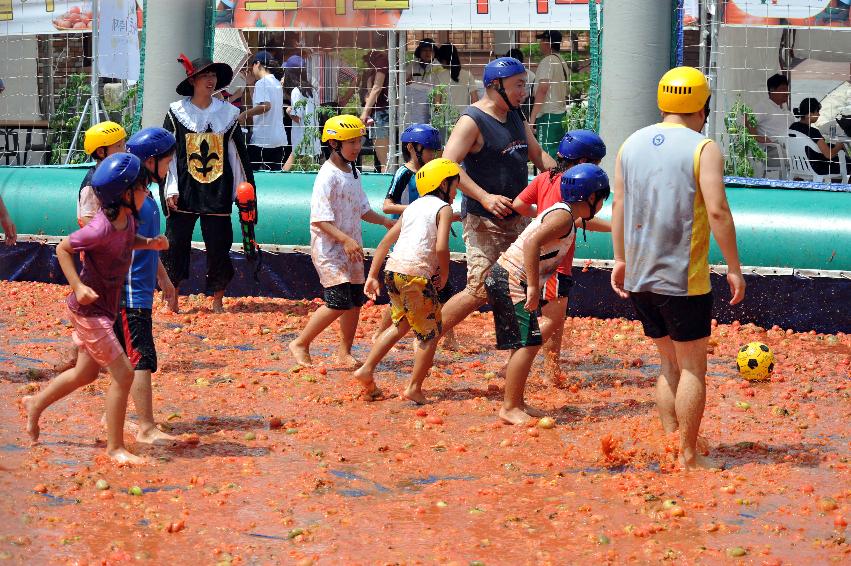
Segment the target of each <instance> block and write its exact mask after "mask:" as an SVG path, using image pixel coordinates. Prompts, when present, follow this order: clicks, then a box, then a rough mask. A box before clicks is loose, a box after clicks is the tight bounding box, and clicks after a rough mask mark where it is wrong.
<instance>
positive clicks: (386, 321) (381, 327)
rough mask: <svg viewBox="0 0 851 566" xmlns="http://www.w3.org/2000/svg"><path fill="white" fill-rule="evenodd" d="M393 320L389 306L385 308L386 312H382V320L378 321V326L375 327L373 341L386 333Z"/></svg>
mask: <svg viewBox="0 0 851 566" xmlns="http://www.w3.org/2000/svg"><path fill="white" fill-rule="evenodd" d="M392 324H393V320H392V318H391V317H390V307H389V306H388V307H387V308H386V309H384V312H383V313H381V321H380V322H379V323H378V328H376V329H375V333H374V334H373V335H372V341H373V342H375V341H376V340H378V338H379V337H380V336H381V335H382V334H383V333H384V331H385V330H387V329H388V328H390V326H392Z"/></svg>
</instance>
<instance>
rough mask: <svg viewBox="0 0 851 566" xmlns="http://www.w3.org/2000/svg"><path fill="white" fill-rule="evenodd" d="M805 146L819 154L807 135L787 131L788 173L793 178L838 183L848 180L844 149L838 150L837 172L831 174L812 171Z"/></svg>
mask: <svg viewBox="0 0 851 566" xmlns="http://www.w3.org/2000/svg"><path fill="white" fill-rule="evenodd" d="M807 148H809V149H811V150H812V151H814V152H816V153H818V154H821V150H820V149H819V148H818V146H817V145H816V144H815V142H813V140H811V139H810V138H809V137H808V136H805V135H800V134H799V133H798V132H796V131H794V130H790V131H789V137H788V138H787V139H786V155H787V156H788V157H789V175H790V176H791V177H792V178H793V179H796V178H799V179H803V180H805V181H814V182H816V183H829V182H831V181H834V180H835V181H839V182H840V183H847V182H848V170H847V168H846V166H845V151H844V150H843V151H840V152H839V154H838V157H839V173H838V174H833V175H819V174H818V173H816V172H815V171H813V166H812V164H811V163H810V160H809V158H808V157H807V151H806V150H807Z"/></svg>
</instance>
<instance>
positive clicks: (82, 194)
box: [77, 121, 127, 228]
mask: <svg viewBox="0 0 851 566" xmlns="http://www.w3.org/2000/svg"><path fill="white" fill-rule="evenodd" d="M126 139H127V132H125V131H124V128H123V127H121V124H117V123H115V122H108V121H107V122H101V123H99V124H95V125H94V126H92V127H91V128H89V129H88V130H86V135H85V137H84V138H83V149H85V151H86V154H87V155H89V156H90V157H91V158H92V159H94V160H95V166H94V167H90V168H89V170H88V171H86V176H85V178H83V182H82V183H80V191H79V193H77V225H78V226H79V227H80V228H82V227H83V226H85V225H86V224H88V223H89V222H91V221H92V218H94V217H95V214H97V212H98V210H100V202H98V199H97V196H95V193H94V190H93V189H92V175H94V174H95V170H96V169H97V168H98V166H99V165H100V164H101V162H102V161H103V160H104V159H106V158H107V157H109V156H110V155H112V154H114V153H122V152H124V151H126V148H125V140H126Z"/></svg>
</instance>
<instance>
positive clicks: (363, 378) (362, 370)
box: [352, 366, 375, 389]
mask: <svg viewBox="0 0 851 566" xmlns="http://www.w3.org/2000/svg"><path fill="white" fill-rule="evenodd" d="M352 376H353V377H354V378H355V379H357V380H358V381H359V382H360V384H361V385H363V387H364V389H369V386H370V385H372V386H375V379H373V377H372V372H371V371H369V370H368V369H366V366H361V367H359V368H358V369H357V370H355V371H354V372H353V373H352Z"/></svg>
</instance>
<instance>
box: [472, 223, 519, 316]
mask: <svg viewBox="0 0 851 566" xmlns="http://www.w3.org/2000/svg"><path fill="white" fill-rule="evenodd" d="M531 221H532V219H531V218H526V217H524V216H513V217H511V218H508V219H504V220H503V219H490V218H485V217H483V216H477V215H475V214H468V215H467V216H466V217H465V218H464V245H465V246H466V247H467V287H466V288H465V291H467V293H469V294H470V295H472V296H474V297H476V298H478V299H482V300H483V301H484V300H487V297H488V295H487V292H486V291H485V278H487V276H488V273H490V270H491V268H492V267H493V264H494V263H496V260H497V259H499V256H500V254H502V252H504V251H505V250H507V249H508V246H510V245H511V244H512V243H513V242H514V240H516V239H517V237H518V236H519V235H520V233H521V232H522V231H523V230H524V229H525V228H526V226H528V225H529V222H531Z"/></svg>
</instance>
